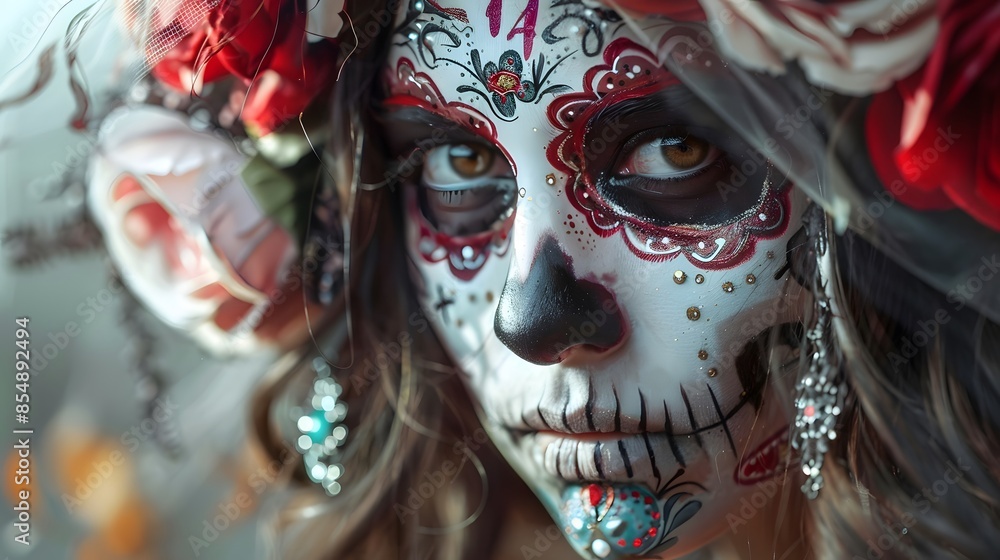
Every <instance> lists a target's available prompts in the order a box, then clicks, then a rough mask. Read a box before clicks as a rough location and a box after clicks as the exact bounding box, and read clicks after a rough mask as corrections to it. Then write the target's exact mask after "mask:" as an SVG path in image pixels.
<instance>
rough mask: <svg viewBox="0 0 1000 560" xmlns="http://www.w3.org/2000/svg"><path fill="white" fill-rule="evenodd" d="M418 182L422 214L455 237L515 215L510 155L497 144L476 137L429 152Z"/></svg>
mask: <svg viewBox="0 0 1000 560" xmlns="http://www.w3.org/2000/svg"><path fill="white" fill-rule="evenodd" d="M420 187H421V189H420V206H421V209H422V210H423V213H424V216H425V217H426V218H427V220H428V221H429V222H430V223H431V224H432V225H433V226H434V227H435V228H437V230H438V231H440V232H441V233H444V234H446V235H452V236H463V235H474V234H478V233H483V232H486V231H489V230H490V228H492V227H494V226H495V225H496V224H497V223H498V222H501V221H503V220H504V219H506V218H507V217H509V216H510V215H511V213H512V212H513V209H514V205H515V202H516V200H517V183H516V182H515V180H514V172H513V170H511V168H510V165H509V164H508V163H507V159H506V158H504V157H503V154H501V153H500V152H499V151H497V149H496V148H493V147H490V146H488V145H485V144H477V143H475V142H468V143H454V144H446V145H443V146H439V147H437V148H434V149H432V150H430V151H428V152H427V154H426V159H425V160H424V168H423V172H422V173H421V176H420Z"/></svg>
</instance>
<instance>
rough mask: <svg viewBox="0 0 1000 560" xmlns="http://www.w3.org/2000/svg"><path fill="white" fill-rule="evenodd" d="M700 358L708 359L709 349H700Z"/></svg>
mask: <svg viewBox="0 0 1000 560" xmlns="http://www.w3.org/2000/svg"><path fill="white" fill-rule="evenodd" d="M698 359H699V360H707V359H708V351H707V350H698Z"/></svg>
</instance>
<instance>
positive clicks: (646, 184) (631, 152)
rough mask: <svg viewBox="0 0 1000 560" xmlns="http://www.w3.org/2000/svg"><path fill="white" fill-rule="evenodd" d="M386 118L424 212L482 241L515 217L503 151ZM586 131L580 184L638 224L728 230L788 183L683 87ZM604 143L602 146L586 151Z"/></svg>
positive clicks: (611, 112)
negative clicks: (479, 236) (769, 193)
mask: <svg viewBox="0 0 1000 560" xmlns="http://www.w3.org/2000/svg"><path fill="white" fill-rule="evenodd" d="M379 121H380V122H381V124H382V125H383V137H384V138H386V139H387V140H386V141H387V143H388V144H389V152H390V153H391V154H393V157H394V160H393V164H394V165H395V166H396V167H400V166H401V167H403V168H405V169H402V170H400V171H399V175H400V176H402V177H404V178H405V179H406V180H407V182H408V183H409V184H412V185H413V187H414V188H416V189H417V199H418V201H419V207H420V211H421V213H422V214H423V216H424V217H425V218H426V219H427V221H428V222H429V223H430V224H431V225H432V226H434V228H436V229H437V230H438V231H439V232H441V233H444V234H446V235H451V236H468V235H476V234H480V233H483V232H487V231H489V230H491V229H493V228H495V227H497V225H498V224H499V223H501V222H503V221H504V220H506V219H507V218H509V217H510V216H511V215H512V214H513V211H514V207H515V205H516V202H517V198H518V197H517V186H516V182H515V179H514V174H513V171H512V169H511V166H510V164H509V162H508V161H507V159H506V157H505V156H504V154H503V153H502V152H501V151H500V150H499V149H497V148H496V147H495V146H492V145H489V144H488V143H487V141H486V140H484V139H483V138H482V137H480V136H478V135H476V134H475V133H474V132H472V131H471V130H469V129H468V128H467V127H465V126H463V125H462V124H460V123H455V122H453V121H450V120H448V119H447V118H445V117H443V116H440V115H437V114H435V113H432V112H430V111H427V110H424V109H422V108H419V107H401V108H396V107H393V108H389V109H383V110H382V111H381V112H380V118H379ZM609 131H611V133H610V134H609ZM580 133H581V134H583V140H584V142H583V145H584V146H585V148H584V153H583V154H582V155H579V156H578V157H579V161H577V164H578V166H579V168H580V172H581V179H582V180H583V181H584V182H585V184H586V185H587V186H588V188H589V189H590V190H592V191H593V195H594V196H595V198H596V199H597V200H600V201H601V202H602V203H603V204H605V205H606V206H607V207H608V208H609V210H611V211H613V212H614V213H615V214H617V215H619V216H621V217H622V218H623V219H626V220H630V221H633V222H634V223H635V224H636V225H637V226H638V227H643V226H653V227H667V226H682V227H698V228H707V227H718V226H722V225H726V224H729V223H732V222H734V221H736V220H739V219H740V218H741V217H743V216H744V215H746V213H748V212H752V211H753V209H754V208H756V207H757V206H758V205H759V203H760V201H761V200H762V197H763V196H765V194H766V192H767V190H768V189H773V188H776V187H780V185H781V184H782V183H783V182H784V179H783V178H780V177H778V174H777V172H776V170H775V168H774V167H773V166H772V165H771V164H770V163H769V162H768V161H767V160H766V158H764V157H763V156H762V155H761V154H760V153H759V152H757V151H756V150H754V149H753V148H752V147H751V146H749V145H748V144H746V143H745V142H744V141H743V140H742V139H740V137H739V136H738V135H737V134H736V133H735V132H734V131H733V130H731V129H730V128H729V127H728V126H727V125H726V124H725V123H724V122H722V121H721V119H719V117H718V116H717V115H716V114H715V113H714V112H713V111H712V110H711V109H710V108H709V107H707V106H706V105H705V104H704V103H702V102H701V101H700V100H699V99H698V98H697V97H696V96H694V95H693V94H692V93H691V92H690V90H688V89H687V88H684V87H683V86H673V87H670V88H667V89H664V90H661V91H659V92H658V93H657V94H655V95H649V96H644V97H639V98H636V99H628V100H623V101H619V102H617V103H615V104H614V105H611V106H609V107H607V108H605V109H603V110H601V111H599V112H597V113H596V114H595V115H594V116H593V117H591V118H590V120H589V121H588V122H586V123H585V124H584V126H583V127H582V128H581V132H580ZM598 139H599V140H598ZM598 145H600V146H604V148H603V149H601V150H588V149H587V148H586V146H598ZM403 171H405V173H403ZM394 172H395V171H394Z"/></svg>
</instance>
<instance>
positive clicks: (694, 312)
mask: <svg viewBox="0 0 1000 560" xmlns="http://www.w3.org/2000/svg"><path fill="white" fill-rule="evenodd" d="M688 319H691V320H692V321H697V320H698V319H701V310H699V309H698V308H697V307H688Z"/></svg>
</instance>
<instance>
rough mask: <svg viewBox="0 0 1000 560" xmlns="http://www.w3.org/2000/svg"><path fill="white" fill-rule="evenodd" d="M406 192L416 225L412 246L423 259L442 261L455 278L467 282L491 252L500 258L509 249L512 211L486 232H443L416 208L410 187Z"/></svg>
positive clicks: (428, 261)
mask: <svg viewBox="0 0 1000 560" xmlns="http://www.w3.org/2000/svg"><path fill="white" fill-rule="evenodd" d="M409 192H410V194H409V195H408V196H407V207H408V209H409V210H408V212H409V214H410V220H412V221H413V223H414V224H416V225H417V227H418V228H419V233H418V237H417V247H416V249H417V252H418V253H419V254H420V256H421V258H423V259H424V261H425V262H427V263H431V264H433V263H438V262H441V261H446V262H447V263H448V268H449V269H451V273H452V275H454V276H455V278H458V279H459V280H462V281H463V282H469V281H471V280H472V279H473V278H475V277H476V274H478V273H479V271H480V270H482V268H483V266H484V265H486V261H487V260H488V259H489V257H490V256H491V255H492V256H497V257H502V256H503V255H505V254H507V251H508V249H510V230H511V227H513V225H514V215H513V214H511V215H510V216H509V217H507V219H506V220H504V221H503V222H501V223H500V224H499V225H498V226H497V227H495V228H494V229H492V230H490V231H486V232H483V233H478V234H475V235H468V236H452V235H447V234H445V233H441V232H440V231H437V230H436V229H434V226H433V225H431V224H430V222H428V221H427V218H425V217H424V215H423V213H422V212H421V211H420V208H419V206H418V204H417V197H416V196H415V193H413V189H410V190H409Z"/></svg>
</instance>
